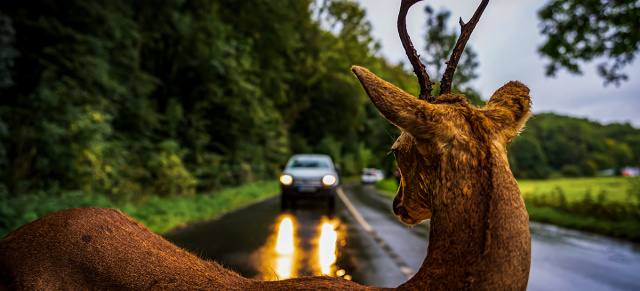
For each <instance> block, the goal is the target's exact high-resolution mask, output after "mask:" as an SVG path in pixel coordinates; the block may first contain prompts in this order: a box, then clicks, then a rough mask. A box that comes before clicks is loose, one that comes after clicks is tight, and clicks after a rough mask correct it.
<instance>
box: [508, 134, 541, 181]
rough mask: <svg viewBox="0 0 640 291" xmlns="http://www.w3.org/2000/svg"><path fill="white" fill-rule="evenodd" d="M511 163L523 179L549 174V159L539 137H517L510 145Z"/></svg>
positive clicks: (514, 172) (513, 169)
mask: <svg viewBox="0 0 640 291" xmlns="http://www.w3.org/2000/svg"><path fill="white" fill-rule="evenodd" d="M507 152H508V153H509V155H508V157H509V164H510V166H511V171H512V172H513V174H514V175H515V176H516V177H519V178H523V179H543V178H547V177H548V175H549V172H548V169H547V167H548V166H547V159H546V156H545V154H544V152H543V151H542V146H541V145H540V143H539V142H538V140H537V139H535V138H532V137H529V136H526V135H524V136H520V137H517V138H516V140H515V142H513V143H512V144H510V145H509V147H508V149H507Z"/></svg>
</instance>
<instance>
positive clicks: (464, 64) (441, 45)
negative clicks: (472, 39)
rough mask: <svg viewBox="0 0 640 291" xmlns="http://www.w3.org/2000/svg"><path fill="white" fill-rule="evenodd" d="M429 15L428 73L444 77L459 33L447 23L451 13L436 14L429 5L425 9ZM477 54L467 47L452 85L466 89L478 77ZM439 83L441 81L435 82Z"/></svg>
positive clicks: (426, 56)
mask: <svg viewBox="0 0 640 291" xmlns="http://www.w3.org/2000/svg"><path fill="white" fill-rule="evenodd" d="M425 13H426V14H427V22H426V25H427V35H426V45H425V50H426V55H425V57H424V62H425V64H426V66H427V71H428V72H430V74H432V76H433V77H439V76H442V74H443V73H444V71H445V69H446V64H445V62H446V61H448V60H449V56H450V55H451V51H452V50H453V47H454V46H455V45H456V41H457V40H458V33H457V32H456V31H455V29H449V27H448V25H447V23H448V21H449V17H450V16H451V11H449V10H441V11H438V12H435V11H434V10H433V8H432V7H431V6H429V5H427V7H426V8H425ZM477 57H478V55H477V53H476V52H475V51H474V50H473V48H472V47H471V46H470V45H467V46H466V47H465V49H464V52H463V53H462V56H461V57H460V62H459V63H458V67H457V68H456V71H455V74H454V76H453V81H452V84H453V85H454V86H457V87H459V88H462V87H465V86H464V85H465V84H467V83H468V82H469V81H471V80H473V79H475V78H477V77H478V75H477V74H476V68H478V65H479V63H478V61H477ZM434 81H439V80H434Z"/></svg>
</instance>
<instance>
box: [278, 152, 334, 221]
mask: <svg viewBox="0 0 640 291" xmlns="http://www.w3.org/2000/svg"><path fill="white" fill-rule="evenodd" d="M339 179H340V178H339V176H338V173H337V171H336V168H335V165H334V164H333V160H332V159H331V157H330V156H327V155H321V154H300V155H294V156H292V157H291V158H290V159H289V161H288V162H287V165H286V166H285V168H284V171H283V172H282V175H281V176H280V187H281V190H282V191H281V200H280V201H281V208H282V209H287V208H289V206H291V207H294V208H295V205H296V200H298V199H300V198H313V199H316V200H325V201H327V202H328V204H329V209H330V210H333V208H334V205H335V196H336V187H337V186H338V183H339V182H340V181H339Z"/></svg>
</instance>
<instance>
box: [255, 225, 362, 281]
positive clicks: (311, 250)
mask: <svg viewBox="0 0 640 291" xmlns="http://www.w3.org/2000/svg"><path fill="white" fill-rule="evenodd" d="M298 219H301V218H296V216H294V215H291V214H281V215H280V216H279V217H278V218H277V220H276V221H277V222H276V225H274V228H273V233H272V234H271V236H270V237H269V239H268V242H267V243H266V244H265V245H264V247H263V248H262V250H261V251H260V264H261V267H260V268H261V269H262V272H261V273H262V276H261V277H260V279H263V280H283V279H287V278H295V277H298V276H300V275H301V274H302V275H314V276H315V275H328V276H338V277H343V278H345V279H347V280H350V279H351V278H350V276H349V275H347V274H345V270H342V269H340V268H339V267H338V266H337V265H336V260H337V256H338V243H339V242H340V241H338V239H339V237H341V236H342V232H341V231H340V227H339V220H338V219H330V218H328V217H326V216H323V217H322V218H319V217H318V220H315V219H312V220H311V221H309V219H308V217H306V216H303V218H302V220H298ZM339 269H340V270H339Z"/></svg>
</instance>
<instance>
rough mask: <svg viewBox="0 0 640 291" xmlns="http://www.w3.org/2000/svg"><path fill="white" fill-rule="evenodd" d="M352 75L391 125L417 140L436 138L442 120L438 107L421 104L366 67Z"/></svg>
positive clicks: (420, 101) (355, 67) (423, 102)
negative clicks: (434, 136)
mask: <svg viewBox="0 0 640 291" xmlns="http://www.w3.org/2000/svg"><path fill="white" fill-rule="evenodd" d="M351 71H352V72H353V73H354V74H355V75H356V76H357V77H358V80H360V83H362V87H364V90H365V91H366V92H367V95H369V98H371V101H373V104H374V105H375V106H376V108H378V111H380V113H381V114H382V116H384V118H386V119H387V120H388V121H389V122H391V123H392V124H393V125H395V126H397V127H398V128H400V129H401V130H402V131H404V132H407V133H409V134H410V135H412V136H413V137H415V138H429V137H432V136H433V135H434V133H435V131H436V128H435V126H433V125H434V123H438V120H440V119H441V116H442V115H441V114H439V113H438V112H437V111H438V108H437V107H436V106H434V105H433V104H429V103H428V102H426V101H423V100H419V99H418V98H416V97H414V96H412V95H411V94H408V93H407V92H405V91H403V90H402V89H400V88H398V87H396V86H394V85H393V84H391V83H389V82H387V81H385V80H382V79H380V78H378V77H377V76H376V75H374V74H373V73H371V72H370V71H369V70H367V69H365V68H363V67H359V66H353V67H351ZM440 124H441V123H440Z"/></svg>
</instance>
